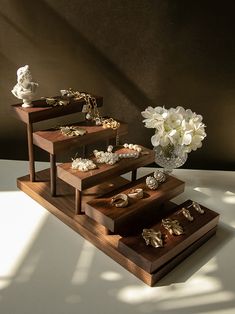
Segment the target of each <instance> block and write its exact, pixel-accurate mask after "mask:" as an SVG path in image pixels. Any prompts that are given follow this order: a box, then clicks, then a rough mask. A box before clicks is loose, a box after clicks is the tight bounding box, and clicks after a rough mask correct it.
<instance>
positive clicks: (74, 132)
mask: <svg viewBox="0 0 235 314" xmlns="http://www.w3.org/2000/svg"><path fill="white" fill-rule="evenodd" d="M60 131H61V133H62V134H63V135H64V136H70V137H72V136H83V135H84V134H85V133H86V130H85V129H83V128H80V127H78V126H61V127H60Z"/></svg>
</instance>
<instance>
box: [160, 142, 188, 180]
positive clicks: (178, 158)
mask: <svg viewBox="0 0 235 314" xmlns="http://www.w3.org/2000/svg"><path fill="white" fill-rule="evenodd" d="M154 151H155V162H156V164H158V165H159V166H161V167H163V168H164V170H163V171H164V173H167V174H170V173H171V172H172V171H173V169H175V168H179V167H181V166H182V165H183V164H184V163H185V162H186V160H187V158H188V154H187V153H185V151H184V149H183V147H182V146H172V145H168V146H166V147H162V146H156V147H154Z"/></svg>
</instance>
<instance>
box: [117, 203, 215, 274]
mask: <svg viewBox="0 0 235 314" xmlns="http://www.w3.org/2000/svg"><path fill="white" fill-rule="evenodd" d="M191 203H192V201H190V200H188V201H186V202H184V203H183V204H181V205H179V206H177V207H176V208H175V211H174V212H173V213H172V214H170V215H169V216H166V217H165V218H171V219H177V220H178V221H179V222H180V224H181V226H182V227H183V229H184V233H183V234H182V235H178V236H176V235H171V234H170V233H169V232H168V231H167V230H166V229H164V227H163V226H162V224H161V221H160V222H158V223H157V224H155V225H153V226H152V227H151V228H152V229H154V230H155V231H158V230H160V231H161V233H162V235H163V239H164V247H160V248H154V247H153V246H151V245H149V246H147V245H146V243H145V240H144V239H143V237H142V235H141V234H139V235H137V236H131V237H124V238H122V239H120V241H119V244H118V248H119V250H120V251H121V252H122V253H123V254H124V255H125V256H126V257H127V258H128V259H130V260H132V261H133V262H134V263H135V264H137V265H138V266H139V267H141V268H143V269H144V270H145V271H147V272H149V273H154V272H156V271H157V269H159V268H160V267H162V266H163V265H165V264H167V263H168V262H169V261H170V260H172V259H174V258H175V257H176V256H177V255H178V254H180V253H181V252H183V251H184V250H185V249H186V248H188V247H189V246H190V245H192V244H193V243H195V241H198V240H199V239H200V238H201V237H203V236H204V235H205V234H207V233H208V232H209V231H210V230H212V229H214V228H215V227H216V226H217V224H218V220H219V214H217V213H216V212H214V211H212V210H210V209H208V208H206V207H204V206H201V208H203V209H204V211H205V212H204V214H200V213H198V212H197V211H196V210H195V209H194V208H193V207H190V213H191V215H192V216H193V217H194V220H193V221H191V222H190V221H189V220H188V219H187V218H185V216H184V215H183V214H182V208H183V207H185V208H187V207H188V206H189V205H191Z"/></svg>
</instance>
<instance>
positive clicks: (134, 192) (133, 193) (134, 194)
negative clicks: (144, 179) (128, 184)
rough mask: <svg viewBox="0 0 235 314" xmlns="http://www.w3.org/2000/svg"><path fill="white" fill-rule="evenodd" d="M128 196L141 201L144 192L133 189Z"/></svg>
mask: <svg viewBox="0 0 235 314" xmlns="http://www.w3.org/2000/svg"><path fill="white" fill-rule="evenodd" d="M127 195H128V196H129V197H130V198H132V199H136V200H140V199H141V198H143V197H144V190H143V189H141V188H139V189H132V190H130V192H129V193H128V194H127Z"/></svg>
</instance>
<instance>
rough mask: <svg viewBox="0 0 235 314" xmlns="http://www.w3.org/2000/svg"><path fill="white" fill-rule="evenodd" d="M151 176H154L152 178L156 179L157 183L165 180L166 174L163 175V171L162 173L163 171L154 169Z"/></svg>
mask: <svg viewBox="0 0 235 314" xmlns="http://www.w3.org/2000/svg"><path fill="white" fill-rule="evenodd" d="M153 176H154V178H155V179H156V180H157V182H158V183H163V182H165V181H166V175H165V173H163V172H162V171H160V170H156V171H154V174H153Z"/></svg>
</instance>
